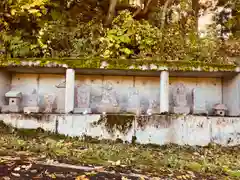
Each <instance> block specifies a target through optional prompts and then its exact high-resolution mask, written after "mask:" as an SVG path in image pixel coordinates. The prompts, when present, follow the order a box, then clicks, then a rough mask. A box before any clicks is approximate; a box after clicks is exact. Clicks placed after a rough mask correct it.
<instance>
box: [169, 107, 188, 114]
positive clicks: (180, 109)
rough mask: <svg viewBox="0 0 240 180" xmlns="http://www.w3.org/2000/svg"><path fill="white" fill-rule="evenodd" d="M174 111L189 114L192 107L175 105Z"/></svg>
mask: <svg viewBox="0 0 240 180" xmlns="http://www.w3.org/2000/svg"><path fill="white" fill-rule="evenodd" d="M173 113H175V114H189V113H190V107H173Z"/></svg>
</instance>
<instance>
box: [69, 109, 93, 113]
mask: <svg viewBox="0 0 240 180" xmlns="http://www.w3.org/2000/svg"><path fill="white" fill-rule="evenodd" d="M73 113H82V114H91V113H92V111H91V108H74V110H73Z"/></svg>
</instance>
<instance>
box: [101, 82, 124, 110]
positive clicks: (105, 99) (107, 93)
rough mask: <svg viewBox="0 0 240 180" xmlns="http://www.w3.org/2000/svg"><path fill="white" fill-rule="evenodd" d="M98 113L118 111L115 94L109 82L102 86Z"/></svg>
mask: <svg viewBox="0 0 240 180" xmlns="http://www.w3.org/2000/svg"><path fill="white" fill-rule="evenodd" d="M98 111H100V112H112V113H116V112H119V111H120V107H119V106H118V101H117V94H116V91H115V90H114V88H113V85H112V83H111V82H110V81H107V82H106V83H105V84H104V85H103V92H102V100H101V102H100V104H99V105H98Z"/></svg>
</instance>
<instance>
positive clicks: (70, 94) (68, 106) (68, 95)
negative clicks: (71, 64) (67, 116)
mask: <svg viewBox="0 0 240 180" xmlns="http://www.w3.org/2000/svg"><path fill="white" fill-rule="evenodd" d="M74 89H75V71H74V69H67V71H66V90H65V113H70V112H73V109H74Z"/></svg>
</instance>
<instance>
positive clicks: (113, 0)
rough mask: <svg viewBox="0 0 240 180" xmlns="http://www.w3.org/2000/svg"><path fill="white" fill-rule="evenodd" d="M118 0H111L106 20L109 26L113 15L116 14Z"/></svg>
mask: <svg viewBox="0 0 240 180" xmlns="http://www.w3.org/2000/svg"><path fill="white" fill-rule="evenodd" d="M116 5H117V0H109V8H108V14H107V18H106V21H105V25H106V26H109V25H110V24H111V23H112V20H113V17H114V15H115V10H116Z"/></svg>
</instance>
